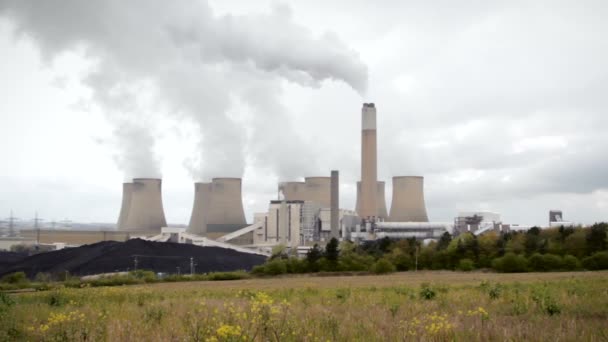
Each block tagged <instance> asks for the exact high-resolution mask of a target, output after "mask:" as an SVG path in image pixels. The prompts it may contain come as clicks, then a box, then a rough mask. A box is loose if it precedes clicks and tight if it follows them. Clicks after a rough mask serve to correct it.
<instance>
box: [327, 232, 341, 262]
mask: <svg viewBox="0 0 608 342" xmlns="http://www.w3.org/2000/svg"><path fill="white" fill-rule="evenodd" d="M339 255H340V252H339V251H338V239H336V238H331V240H329V242H328V243H327V245H326V246H325V255H324V256H325V258H326V259H327V261H329V262H330V263H337V262H338V256H339Z"/></svg>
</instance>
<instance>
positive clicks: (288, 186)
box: [279, 182, 307, 201]
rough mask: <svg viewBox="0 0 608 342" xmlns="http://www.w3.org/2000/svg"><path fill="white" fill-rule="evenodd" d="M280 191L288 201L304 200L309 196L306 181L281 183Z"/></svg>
mask: <svg viewBox="0 0 608 342" xmlns="http://www.w3.org/2000/svg"><path fill="white" fill-rule="evenodd" d="M279 192H281V193H282V194H283V199H284V200H286V201H296V200H301V201H304V200H305V199H306V198H307V194H306V183H305V182H282V183H279Z"/></svg>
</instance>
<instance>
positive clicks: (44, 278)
mask: <svg viewBox="0 0 608 342" xmlns="http://www.w3.org/2000/svg"><path fill="white" fill-rule="evenodd" d="M34 280H36V281H37V282H39V283H48V282H50V281H51V280H52V277H51V275H50V274H49V273H45V272H38V273H36V277H34Z"/></svg>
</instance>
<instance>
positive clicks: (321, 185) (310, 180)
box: [304, 177, 331, 208]
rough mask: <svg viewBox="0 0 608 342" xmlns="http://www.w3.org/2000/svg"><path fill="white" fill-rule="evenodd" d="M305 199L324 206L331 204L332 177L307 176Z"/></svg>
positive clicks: (327, 206)
mask: <svg viewBox="0 0 608 342" xmlns="http://www.w3.org/2000/svg"><path fill="white" fill-rule="evenodd" d="M304 180H305V182H306V198H305V200H308V201H313V202H317V203H320V204H321V207H323V208H329V207H330V206H331V177H306V178H305V179H304Z"/></svg>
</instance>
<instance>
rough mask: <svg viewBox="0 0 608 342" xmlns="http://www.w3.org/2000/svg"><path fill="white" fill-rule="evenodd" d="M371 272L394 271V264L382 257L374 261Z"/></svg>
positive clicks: (383, 272)
mask: <svg viewBox="0 0 608 342" xmlns="http://www.w3.org/2000/svg"><path fill="white" fill-rule="evenodd" d="M372 272H374V273H376V274H385V273H392V272H395V265H393V264H392V263H391V262H390V261H389V260H388V259H386V258H382V259H379V260H378V261H376V263H374V265H373V266H372Z"/></svg>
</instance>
